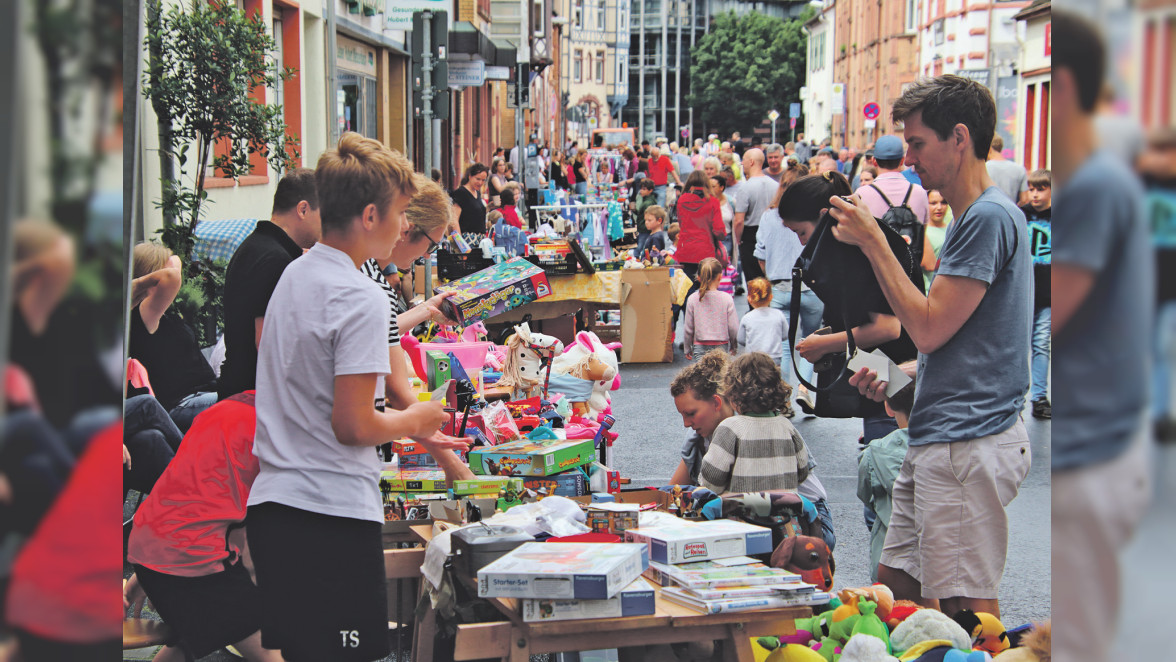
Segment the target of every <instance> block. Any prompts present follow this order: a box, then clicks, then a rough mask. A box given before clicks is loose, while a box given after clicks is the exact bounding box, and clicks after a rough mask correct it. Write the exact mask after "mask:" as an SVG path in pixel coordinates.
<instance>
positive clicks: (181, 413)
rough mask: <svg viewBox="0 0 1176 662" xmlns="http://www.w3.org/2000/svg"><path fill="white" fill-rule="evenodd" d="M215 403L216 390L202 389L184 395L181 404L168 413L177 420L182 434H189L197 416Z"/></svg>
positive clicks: (173, 419)
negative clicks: (189, 429)
mask: <svg viewBox="0 0 1176 662" xmlns="http://www.w3.org/2000/svg"><path fill="white" fill-rule="evenodd" d="M215 404H216V392H215V391H212V392H208V391H201V392H199V393H193V394H192V395H187V396H184V398H183V399H182V400H180V402H179V404H177V405H176V406H175V407H172V408H171V411H169V412H167V413H168V415H169V416H171V419H172V421H174V422H175V424H176V427H178V428H179V429H180V434H188V428H190V427H192V421H193V420H195V419H196V416H197V415H199V414H200V413H201V412H203V411H204V410H205V409H208V408H209V407H211V406H213V405H215Z"/></svg>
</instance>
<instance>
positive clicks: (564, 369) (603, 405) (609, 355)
mask: <svg viewBox="0 0 1176 662" xmlns="http://www.w3.org/2000/svg"><path fill="white" fill-rule="evenodd" d="M620 346H621V344H620V343H609V344H607V345H606V344H604V343H603V342H602V341H601V340H600V338H599V337H598V336H597V335H596V334H595V333H592V332H591V331H581V332H579V333H577V334H576V340H575V342H573V343H572V344H571V345H569V346H568V347H567V349H565V350H564V353H563V354H562V355H561V356H559V357H558V358H557V359H556V360H555V363H554V365H553V366H552V372H554V373H555V374H557V375H558V374H568V375H571V376H573V377H579V378H581V379H589V380H591V381H593V382H594V383H593V385H592V395H591V396H589V398H588V401H587V402H582V403H581V402H574V403H572V409H573V411H575V412H576V413H577V414H581V415H584V416H586V417H588V418H596V417H597V416H599V415H600V414H605V413H609V412H610V411H611V410H612V408H611V399H610V398H609V395H608V392H609V391H615V390H617V389H618V388H620V387H621V372H620V365H619V364H618V363H617V355H616V353H615V352H614V351H613V350H615V349H616V348H618V347H620Z"/></svg>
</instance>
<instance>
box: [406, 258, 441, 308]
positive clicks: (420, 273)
mask: <svg viewBox="0 0 1176 662" xmlns="http://www.w3.org/2000/svg"><path fill="white" fill-rule="evenodd" d="M429 265H430V266H429V270H430V271H431V272H432V273H433V282H432V287H437V285H438V284H440V282H441V281H440V280H438V276H437V263H436V262H434V261H432V260H430V261H429ZM412 291H413V292H414V293H415V294H420V295H422V296H424V297H425V298H426V299H427V298H429V297H431V296H433V293H432V292H425V265H423V264H414V265H413V267H412Z"/></svg>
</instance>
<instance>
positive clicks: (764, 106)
mask: <svg viewBox="0 0 1176 662" xmlns="http://www.w3.org/2000/svg"><path fill="white" fill-rule="evenodd" d="M810 15H811V10H809V9H806V10H805V13H804V14H803V15H802V16H801V17H800V18H798V19H794V20H791V21H785V20H783V19H779V18H774V17H771V16H767V15H764V14H761V13H759V12H754V11H753V12H750V13H748V14H745V15H743V16H737V15H736V14H735V12H733V11H731V12H726V13H723V14H717V15H715V17H714V22H713V23H712V24H711V30H710V33H708V34H706V35H705V36H703V37H702V39H700V40H699V41H698V43H697V44H695V46H694V50H692V51H691V56H690V61H691V63H692V64H691V65H690V98H689V103H690V105H692V106H693V107H694V108H695V110H696V111H698V112H699V113H700V115H701V117H702V121H703V122H704V123H705V124H706V126H707V127H709V128H711V129H714V130H717V131H719V132H722V133H728V132H731V131H748V130H750V129H752V128H754V127H757V126H759V125H760V123H761V122H763V121H764V119H766V118H767V115H768V111H769V110H772V109H773V108H775V109H776V110H777V111H779V112H780V113H781V114H786V113H787V111H788V104H789V103H791V102H796V101H800V88H801V86H802V85H804V67H805V53H806V52H807V50H808V48H807V46H808V40H807V37H806V36H805V34H804V32H802V30H801V28H802V27H803V25H804V20H805V19H806V17H808V16H810ZM798 122H799V121H798Z"/></svg>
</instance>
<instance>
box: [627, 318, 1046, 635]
mask: <svg viewBox="0 0 1176 662" xmlns="http://www.w3.org/2000/svg"><path fill="white" fill-rule="evenodd" d="M736 310H737V311H738V312H739V313H740V314H741V315H742V314H743V313H744V312H745V311H746V310H747V305H746V303H745V300H744V297H736ZM678 337H679V338H680V337H681V323H679V329H678ZM688 363H689V362H688V361H687V360H686V358H685V356H683V354H682V350H681V349H678V348H675V351H674V362H673V363H650V364H627V365H623V366H622V367H621V388H620V390H618V391H615V392H613V394H612V395H613V413H614V415H615V416H616V419H617V423H616V425H615V426H614V428H613V429H614V430H616V431H617V433H618V434H619V437H618V439H617V442H616V444H615V445H614V446H613V447H612V449H611V455H610V457H609V464H610V466H612V468H614V469H616V470H618V471H619V472H620V473H621V475H622V476H625V477H628V478H631V479H632V481H633V483H632V484H633V486H648V485H664V484H666V483H667V482H668V481H669V478H670V475H671V474H672V473H673V471H674V469H675V468H676V467H677V466H678V461H679V458H680V456H679V450H680V449H681V446H682V442H683V440H685V439H686V437H687V435H688V433H689V430H688V429H687V428H684V427H682V418H681V416H679V415H678V412H677V410H676V409H674V401H673V398H671V397H670V390H669V384H670V381H671V380H672V379H673V377H674V375H676V374H677V373H678V371H679V370H681V369H682V368H683V367H685V366H686V365H687V364H688ZM1024 417H1025V423H1026V427H1027V428H1028V430H1029V438H1030V441H1031V447H1032V452H1033V467H1032V469H1031V470H1030V472H1029V476H1028V477H1027V478H1026V479H1025V482H1024V483H1023V484H1022V485H1021V490H1020V493H1019V494H1018V496H1017V498H1016V499H1015V500H1013V502H1012V503H1011V504H1009V507H1008V517H1009V553H1008V560H1007V562H1006V565H1005V574H1004V579H1003V581H1002V582H1001V590H1000V603H1001V612H1002V616H1003V619H1002V620H1003V621H1004V624H1005V625H1006V627H1013V626H1016V625H1020V624H1023V623H1028V622H1032V621H1040V620H1044V619H1048V618H1049V615H1050V529H1049V523H1050V490H1049V441H1050V423H1049V422H1048V421H1038V420H1036V419H1034V418H1033V417H1032V416H1030V415H1029V409H1028V408H1026V411H1025V415H1024ZM793 424H794V425H796V428H797V429H798V430H799V431H800V433H801V435H802V436H803V437H804V439H805V442H806V443H807V444H808V446H809V450H810V451H811V452H812V454H813V455H814V457H815V459H816V461H817V464H818V466H817V469H816V473H817V475H818V476H819V477H820V479H821V482H822V483H823V484H824V485H825V490H826V491H827V492H828V494H829V509H830V511H831V512H832V514H833V523H834V529H835V531H836V533H837V549H836V550H835V551H834V556H835V558H836V560H837V573H836V576H835V577H834V585H835V588H836V589H840V588H846V587H851V586H864V585H868V584H869V583H870V575H869V569H868V565H869V561H868V558H869V531H867V530H866V526H865V523H864V522H863V520H862V504H861V502H860V501H858V499H857V493H856V490H857V448H858V444H857V440H858V437H859V436H860V435H861V432H862V428H861V419H818V418H814V417H806V416H804V415H803V414H801V413H800V412H799V410H798V411H797V418H795V419H793ZM979 534H980V532H977V535H979Z"/></svg>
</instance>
